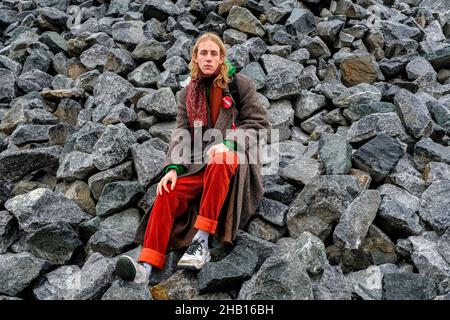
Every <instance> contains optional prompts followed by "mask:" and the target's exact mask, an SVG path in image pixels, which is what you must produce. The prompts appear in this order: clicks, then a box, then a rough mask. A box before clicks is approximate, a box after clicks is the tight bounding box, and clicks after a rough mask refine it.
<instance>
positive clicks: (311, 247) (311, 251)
mask: <svg viewBox="0 0 450 320" xmlns="http://www.w3.org/2000/svg"><path fill="white" fill-rule="evenodd" d="M285 249H286V250H288V251H289V250H290V251H291V252H292V253H294V254H296V255H297V256H298V258H299V259H300V261H301V262H302V263H303V265H304V266H305V268H306V271H308V273H309V274H311V275H317V274H319V273H320V272H322V270H323V267H324V266H325V265H326V264H327V256H326V253H325V246H324V244H323V242H322V241H321V240H320V239H319V238H317V237H316V236H315V235H313V234H312V233H311V232H309V231H305V232H303V233H302V234H300V235H299V236H298V237H297V238H296V239H294V240H293V241H289V243H287V246H286V247H285Z"/></svg>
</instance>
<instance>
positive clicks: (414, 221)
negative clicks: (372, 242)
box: [377, 184, 423, 237]
mask: <svg viewBox="0 0 450 320" xmlns="http://www.w3.org/2000/svg"><path fill="white" fill-rule="evenodd" d="M377 190H378V191H379V193H380V195H381V204H380V208H379V210H378V213H377V221H378V223H377V224H378V226H379V227H380V228H381V229H382V230H383V231H384V232H386V234H388V235H391V236H395V237H405V236H409V235H417V234H420V233H421V232H422V231H423V226H422V224H421V222H420V219H419V215H418V213H419V209H420V199H419V198H417V197H415V196H413V195H412V194H410V193H409V192H407V191H406V190H404V189H401V188H399V187H396V186H394V185H391V184H384V185H381V186H380V187H379V188H378V189H377Z"/></svg>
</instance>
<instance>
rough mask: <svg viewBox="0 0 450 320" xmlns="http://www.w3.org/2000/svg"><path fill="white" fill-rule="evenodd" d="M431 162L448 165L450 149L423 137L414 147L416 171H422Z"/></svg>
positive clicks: (449, 162)
mask: <svg viewBox="0 0 450 320" xmlns="http://www.w3.org/2000/svg"><path fill="white" fill-rule="evenodd" d="M432 161H434V162H442V163H445V164H449V165H450V147H444V146H443V145H442V144H439V143H436V142H434V141H433V140H431V139H430V138H425V137H423V138H422V139H420V140H419V141H418V142H417V143H416V144H415V146H414V163H415V164H416V167H417V169H418V170H420V171H423V169H424V168H425V166H426V165H427V164H428V163H429V162H432Z"/></svg>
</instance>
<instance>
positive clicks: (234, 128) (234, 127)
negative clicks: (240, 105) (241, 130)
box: [231, 122, 237, 130]
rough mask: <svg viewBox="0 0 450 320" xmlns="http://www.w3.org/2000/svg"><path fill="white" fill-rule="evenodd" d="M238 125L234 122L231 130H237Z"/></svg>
mask: <svg viewBox="0 0 450 320" xmlns="http://www.w3.org/2000/svg"><path fill="white" fill-rule="evenodd" d="M236 128H237V127H236V123H234V122H233V124H232V125H231V129H233V130H236Z"/></svg>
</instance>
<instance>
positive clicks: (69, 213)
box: [5, 188, 88, 233]
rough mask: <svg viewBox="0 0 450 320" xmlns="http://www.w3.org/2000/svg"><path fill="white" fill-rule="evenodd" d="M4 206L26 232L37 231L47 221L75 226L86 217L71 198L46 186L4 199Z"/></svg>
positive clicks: (47, 222)
mask: <svg viewBox="0 0 450 320" xmlns="http://www.w3.org/2000/svg"><path fill="white" fill-rule="evenodd" d="M5 208H6V210H8V211H9V212H11V213H12V214H13V215H14V216H15V217H16V218H17V221H18V222H19V226H20V228H21V229H22V230H24V231H25V232H27V233H30V232H34V231H37V230H39V229H40V228H42V227H45V226H46V225H47V224H49V223H58V222H62V223H68V224H70V225H71V226H76V225H78V224H79V223H80V222H82V221H83V220H87V219H88V215H87V214H86V213H84V212H83V211H82V210H81V209H80V208H79V207H78V206H77V205H76V204H75V203H74V202H73V201H72V200H69V199H67V198H66V197H64V195H63V194H62V193H60V192H53V191H51V190H50V189H47V188H38V189H35V190H33V191H30V192H28V193H26V194H22V195H18V196H16V197H14V198H11V199H9V200H8V201H6V203H5Z"/></svg>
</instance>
